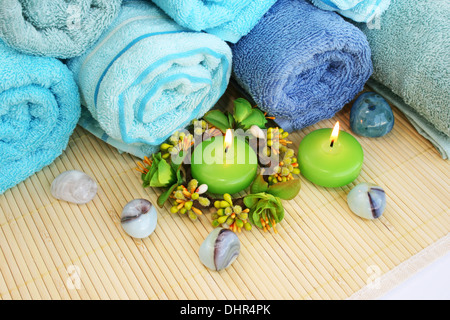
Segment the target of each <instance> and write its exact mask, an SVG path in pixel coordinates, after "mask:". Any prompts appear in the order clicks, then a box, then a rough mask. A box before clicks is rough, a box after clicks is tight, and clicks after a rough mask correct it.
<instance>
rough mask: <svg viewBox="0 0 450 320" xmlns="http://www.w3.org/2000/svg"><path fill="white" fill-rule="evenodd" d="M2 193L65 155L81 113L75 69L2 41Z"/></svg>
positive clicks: (0, 50) (0, 113) (0, 182)
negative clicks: (27, 52)
mask: <svg viewBox="0 0 450 320" xmlns="http://www.w3.org/2000/svg"><path fill="white" fill-rule="evenodd" d="M0 74H1V77H0V194H3V193H4V192H5V191H6V190H7V189H9V188H11V187H13V186H15V185H16V184H18V183H19V182H21V181H23V180H25V179H26V178H28V177H29V176H30V175H32V174H34V173H35V172H37V171H40V170H41V169H42V168H44V167H45V166H47V165H49V164H50V163H52V162H53V161H54V160H55V159H56V158H57V157H58V156H59V155H61V154H62V152H63V150H64V149H65V148H66V146H67V143H68V141H69V137H70V135H71V134H72V132H73V130H74V128H75V126H76V124H77V122H78V119H79V117H80V98H79V95H78V90H77V87H76V84H75V81H74V80H73V75H72V73H71V72H70V71H69V70H68V69H67V67H66V66H65V65H64V64H63V63H62V62H61V61H59V60H57V59H54V58H44V57H35V56H30V55H25V54H22V53H19V52H18V51H16V50H14V49H12V48H10V47H8V46H7V45H6V44H5V43H4V42H2V41H1V40H0Z"/></svg>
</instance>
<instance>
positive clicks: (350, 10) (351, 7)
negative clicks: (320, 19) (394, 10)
mask: <svg viewBox="0 0 450 320" xmlns="http://www.w3.org/2000/svg"><path fill="white" fill-rule="evenodd" d="M311 1H312V3H313V4H314V5H316V6H317V7H319V8H321V9H323V10H330V11H335V12H337V13H339V14H340V15H342V16H344V17H347V18H349V19H352V20H353V21H357V22H371V21H372V20H373V19H375V18H380V17H381V15H382V14H383V12H385V11H386V10H387V9H388V8H389V4H390V2H391V0H311Z"/></svg>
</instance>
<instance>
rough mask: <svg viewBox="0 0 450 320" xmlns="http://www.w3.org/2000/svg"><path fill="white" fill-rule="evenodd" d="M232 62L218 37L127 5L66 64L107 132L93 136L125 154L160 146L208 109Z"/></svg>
mask: <svg viewBox="0 0 450 320" xmlns="http://www.w3.org/2000/svg"><path fill="white" fill-rule="evenodd" d="M231 60H232V56H231V50H230V48H229V46H228V45H227V44H226V43H225V42H224V41H222V40H220V39H219V38H217V37H216V36H214V35H210V34H206V33H200V32H191V31H186V29H183V28H182V27H180V26H179V25H178V24H176V23H175V22H174V21H173V20H172V19H170V18H169V17H168V16H167V15H166V14H164V13H163V12H162V11H161V10H160V9H159V8H157V7H156V6H155V5H154V4H151V3H149V2H145V1H125V2H124V4H123V7H122V10H121V13H120V14H119V16H118V17H117V19H116V20H115V21H114V22H113V24H112V25H111V27H110V28H109V29H108V30H107V31H106V32H105V33H104V34H103V35H102V36H101V38H100V39H99V41H98V42H97V43H96V44H95V45H94V46H93V47H92V48H90V49H89V50H88V51H87V52H86V53H85V54H84V55H82V56H81V57H77V58H74V59H71V60H69V61H68V62H67V64H68V66H69V68H70V69H71V70H72V71H73V72H74V74H75V80H76V81H77V83H78V85H79V88H80V90H81V97H82V104H83V106H86V107H87V109H88V110H89V111H90V113H91V116H92V118H93V119H95V120H96V121H97V122H98V126H97V129H98V128H99V127H100V128H101V129H102V130H104V134H102V133H99V132H98V131H96V135H97V136H103V137H104V140H105V141H114V144H113V143H111V144H112V145H115V146H117V145H118V144H121V145H123V146H124V147H123V148H120V147H119V149H121V150H124V151H126V150H132V149H134V150H141V149H143V150H148V146H149V145H150V146H158V145H159V144H161V143H162V142H163V141H164V140H166V139H167V138H168V137H169V136H170V135H171V134H172V133H173V132H174V131H175V130H177V129H181V128H183V127H185V126H186V125H188V124H189V123H190V122H191V121H192V120H193V119H195V118H198V117H201V116H203V114H204V113H206V112H207V111H209V109H211V108H212V107H213V106H214V105H215V103H216V102H217V101H218V100H219V98H220V97H221V96H222V95H223V93H224V92H225V90H226V88H227V85H228V82H229V78H230V74H231ZM80 124H81V125H82V126H83V125H84V124H85V125H86V126H85V128H86V129H87V130H89V129H90V128H93V126H92V121H90V120H87V121H83V122H80ZM93 133H94V132H93ZM94 134H95V133H94ZM125 146H126V147H125ZM146 152H148V151H146ZM133 154H134V155H136V156H139V154H142V153H139V154H138V153H136V152H133Z"/></svg>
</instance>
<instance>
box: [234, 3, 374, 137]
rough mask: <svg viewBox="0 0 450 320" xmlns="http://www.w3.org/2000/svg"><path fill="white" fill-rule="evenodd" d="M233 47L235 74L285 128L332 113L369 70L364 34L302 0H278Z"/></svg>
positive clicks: (361, 85) (349, 97)
mask: <svg viewBox="0 0 450 320" xmlns="http://www.w3.org/2000/svg"><path fill="white" fill-rule="evenodd" d="M232 49H233V63H234V77H235V79H236V80H237V82H238V83H239V84H240V85H241V86H242V87H243V88H244V89H245V90H246V91H247V93H249V94H250V96H251V97H252V98H253V100H255V102H256V103H257V104H258V106H259V107H260V108H261V109H262V110H264V111H266V112H268V113H269V114H271V115H273V116H275V117H276V121H277V122H278V124H279V125H280V126H281V127H282V128H283V129H284V130H286V131H293V130H298V129H302V128H304V127H307V126H309V125H312V124H314V123H316V122H318V121H320V120H324V119H328V118H331V117H332V116H334V114H335V113H336V112H337V111H339V110H341V109H342V108H343V107H344V105H345V104H346V103H348V102H349V101H351V100H352V99H353V98H354V97H355V96H356V94H358V93H359V92H360V91H361V90H362V89H363V88H364V84H365V82H366V81H367V79H369V77H370V75H371V74H372V71H373V69H372V62H371V59H370V48H369V44H368V43H367V40H366V37H365V36H364V34H363V33H362V32H361V31H360V30H359V29H358V28H356V27H355V26H353V25H352V24H351V23H348V22H346V21H344V19H343V18H342V17H340V16H339V15H338V14H336V13H334V12H330V11H324V10H321V9H318V8H316V7H314V6H313V5H312V4H310V3H308V2H306V1H305V0H296V1H292V0H279V1H278V2H277V3H276V4H275V5H274V6H273V7H272V8H271V9H270V10H269V12H267V14H266V15H265V16H264V17H263V18H262V19H261V21H260V22H259V23H258V25H256V26H255V28H254V29H253V30H252V31H251V32H250V33H249V34H248V35H247V36H245V37H243V38H242V39H241V40H240V41H239V42H238V43H237V44H236V45H233V46H232Z"/></svg>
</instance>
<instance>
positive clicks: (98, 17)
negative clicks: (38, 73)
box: [0, 0, 122, 59]
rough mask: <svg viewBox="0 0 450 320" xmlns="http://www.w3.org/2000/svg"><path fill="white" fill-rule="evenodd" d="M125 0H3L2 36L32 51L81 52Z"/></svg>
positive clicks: (68, 54)
mask: <svg viewBox="0 0 450 320" xmlns="http://www.w3.org/2000/svg"><path fill="white" fill-rule="evenodd" d="M121 2H122V1H121V0H26V1H25V0H1V1H0V38H1V39H3V40H4V41H5V42H6V43H7V44H8V45H9V46H11V47H13V48H15V49H17V50H19V51H21V52H24V53H28V54H31V55H38V56H49V57H55V58H60V59H67V58H72V57H76V56H79V55H81V54H82V53H83V52H84V51H85V50H86V49H87V48H88V47H89V46H91V45H92V43H93V42H95V41H96V40H97V39H98V37H100V35H101V34H102V32H103V31H104V30H105V29H106V28H107V27H108V26H109V24H110V23H111V22H112V20H113V19H114V18H115V16H116V15H117V14H118V12H119V10H120V5H121Z"/></svg>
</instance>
